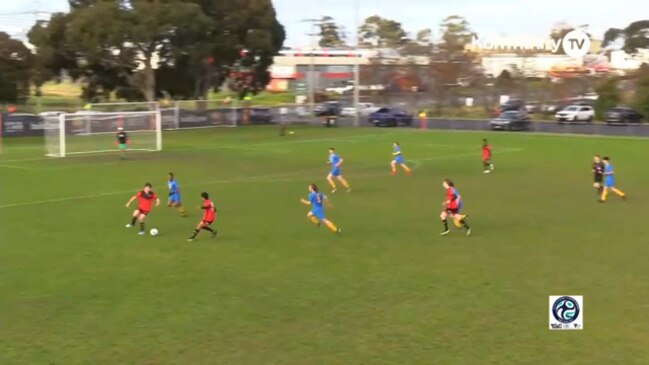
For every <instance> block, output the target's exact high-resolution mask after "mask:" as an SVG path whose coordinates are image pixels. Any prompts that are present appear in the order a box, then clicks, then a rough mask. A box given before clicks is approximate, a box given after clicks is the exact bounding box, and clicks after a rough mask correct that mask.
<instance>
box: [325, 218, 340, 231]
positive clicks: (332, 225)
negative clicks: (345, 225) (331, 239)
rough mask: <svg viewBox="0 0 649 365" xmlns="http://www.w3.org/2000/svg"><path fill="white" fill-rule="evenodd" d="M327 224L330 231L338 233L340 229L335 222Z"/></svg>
mask: <svg viewBox="0 0 649 365" xmlns="http://www.w3.org/2000/svg"><path fill="white" fill-rule="evenodd" d="M325 224H326V225H327V227H329V229H330V230H331V231H332V232H334V233H335V232H338V227H336V225H335V224H334V223H333V222H331V221H325Z"/></svg>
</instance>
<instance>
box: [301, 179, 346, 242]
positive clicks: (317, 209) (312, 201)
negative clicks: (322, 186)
mask: <svg viewBox="0 0 649 365" xmlns="http://www.w3.org/2000/svg"><path fill="white" fill-rule="evenodd" d="M326 200H327V197H326V196H325V195H324V194H322V193H321V192H319V191H318V186H316V184H311V185H309V199H308V200H307V199H300V202H301V203H302V204H304V205H309V206H311V211H310V212H309V213H307V215H306V216H307V218H309V220H310V221H311V222H313V224H315V225H317V226H320V223H321V222H322V223H324V224H325V225H326V226H327V227H328V228H329V229H330V230H331V231H332V232H334V233H340V228H338V227H336V225H335V224H334V223H333V222H332V221H330V220H328V219H327V217H325V213H324V202H325V201H326Z"/></svg>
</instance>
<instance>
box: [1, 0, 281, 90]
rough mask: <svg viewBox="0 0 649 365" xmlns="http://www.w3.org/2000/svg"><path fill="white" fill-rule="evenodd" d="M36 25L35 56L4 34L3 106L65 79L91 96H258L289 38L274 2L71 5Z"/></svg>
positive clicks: (74, 1)
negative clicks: (212, 93)
mask: <svg viewBox="0 0 649 365" xmlns="http://www.w3.org/2000/svg"><path fill="white" fill-rule="evenodd" d="M69 5H70V10H69V11H68V12H65V13H55V14H53V15H52V16H51V17H50V18H49V19H47V20H42V21H38V22H37V23H36V24H35V25H34V26H33V27H32V28H31V30H30V31H29V33H28V40H29V43H31V44H32V45H33V46H34V51H33V52H32V51H30V50H29V49H28V48H27V47H25V46H24V44H22V42H20V41H17V40H15V39H11V38H10V37H9V36H8V35H7V34H4V33H0V50H1V51H0V100H6V101H9V102H20V101H21V100H24V99H25V98H26V97H28V95H29V91H30V87H29V85H30V84H33V85H34V86H35V87H36V89H37V92H38V88H39V87H40V86H41V85H43V84H44V83H45V82H47V81H50V80H60V79H61V77H64V76H65V77H69V78H71V79H73V80H75V81H79V82H81V84H82V97H83V99H85V100H98V99H103V98H108V97H110V95H113V94H117V96H118V97H122V98H126V99H128V100H148V101H151V100H155V99H157V98H160V97H173V98H176V99H186V98H205V97H206V96H207V94H208V93H209V92H210V91H211V90H218V89H219V88H220V87H222V86H223V85H226V84H227V86H228V88H230V89H231V90H233V91H236V92H238V93H239V96H240V97H241V98H243V97H245V96H246V95H247V94H250V93H257V92H258V91H260V90H262V89H263V88H264V87H265V85H266V84H267V83H268V81H269V74H268V67H269V66H270V65H271V63H272V60H273V56H274V55H275V54H277V52H278V51H279V50H280V49H281V47H282V44H283V43H284V39H285V37H286V35H285V31H284V27H283V26H282V24H280V23H279V21H278V20H277V15H276V13H275V9H274V7H273V4H272V1H271V0H237V1H222V0H69Z"/></svg>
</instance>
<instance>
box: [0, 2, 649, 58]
mask: <svg viewBox="0 0 649 365" xmlns="http://www.w3.org/2000/svg"><path fill="white" fill-rule="evenodd" d="M223 1H227V0H223ZM1 2H2V4H1V5H0V31H4V32H7V33H9V34H10V35H11V36H13V37H17V38H22V39H24V38H25V36H26V32H27V31H28V30H29V28H30V27H31V25H32V24H33V23H34V22H35V21H36V20H37V19H43V18H47V16H48V14H47V13H48V12H55V11H66V10H67V9H68V5H67V4H68V3H67V0H3V1H1ZM273 3H274V5H275V9H276V11H277V16H278V18H279V20H280V22H281V23H282V24H283V25H284V26H285V27H286V31H287V40H286V42H285V45H286V46H291V47H308V46H309V45H310V43H311V41H310V37H309V36H308V35H307V34H308V33H309V32H310V25H309V24H308V23H306V22H303V20H304V19H313V18H320V17H322V16H323V15H328V16H331V17H333V18H335V19H336V21H337V22H338V23H340V24H342V25H343V26H344V27H345V28H346V29H347V30H348V31H350V41H352V42H353V41H354V36H353V30H354V29H355V23H356V19H357V18H358V19H361V20H362V19H365V18H367V17H369V16H372V15H379V16H382V17H384V18H389V19H393V20H396V21H398V22H401V23H402V24H403V27H404V29H405V30H406V31H407V32H408V33H409V34H410V35H412V36H414V34H416V32H417V31H418V30H420V29H425V28H431V29H432V30H433V37H434V38H437V37H438V36H439V31H438V28H439V23H440V22H441V21H442V19H444V18H445V17H446V16H448V15H461V16H463V17H465V18H466V19H467V20H468V21H469V23H470V25H471V28H472V30H473V31H475V32H477V33H478V36H479V37H497V36H502V35H517V36H518V35H529V36H544V35H547V34H548V33H549V31H550V29H551V28H552V26H553V25H554V24H556V23H558V22H560V21H564V22H567V23H569V24H572V25H574V26H577V25H582V24H588V25H589V28H588V29H589V32H590V33H591V34H592V35H593V36H594V37H595V38H602V36H603V34H604V32H605V31H606V30H607V29H608V28H611V27H618V28H624V27H625V26H627V25H628V24H629V23H631V22H633V21H636V20H641V19H643V18H644V19H647V18H649V1H646V0H616V1H603V0H518V1H516V0H273ZM355 4H358V8H356V6H355ZM605 4H606V5H605ZM356 9H358V12H357V11H356ZM37 12H40V13H37ZM356 14H358V17H357V16H356Z"/></svg>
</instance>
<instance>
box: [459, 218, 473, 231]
mask: <svg viewBox="0 0 649 365" xmlns="http://www.w3.org/2000/svg"><path fill="white" fill-rule="evenodd" d="M460 224H461V225H462V226H463V227H464V229H471V227H469V223H467V221H466V219H464V218H462V219H460Z"/></svg>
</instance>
